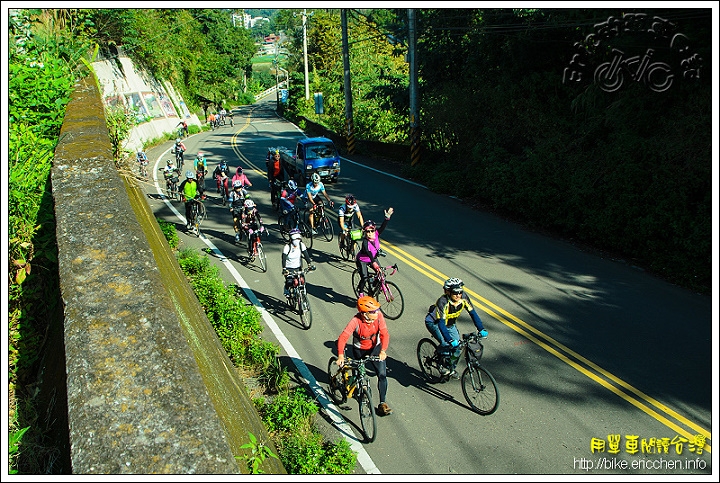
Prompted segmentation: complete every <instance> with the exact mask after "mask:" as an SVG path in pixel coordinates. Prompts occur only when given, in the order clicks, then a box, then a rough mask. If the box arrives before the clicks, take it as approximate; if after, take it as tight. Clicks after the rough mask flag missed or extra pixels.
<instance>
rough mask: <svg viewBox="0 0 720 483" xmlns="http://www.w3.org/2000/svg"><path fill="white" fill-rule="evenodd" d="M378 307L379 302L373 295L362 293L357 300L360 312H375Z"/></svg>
mask: <svg viewBox="0 0 720 483" xmlns="http://www.w3.org/2000/svg"><path fill="white" fill-rule="evenodd" d="M379 308H380V304H379V303H378V301H377V300H375V298H374V297H371V296H369V295H364V296H362V297H360V298H359V299H358V301H357V309H358V311H360V312H375V311H376V310H377V309H379Z"/></svg>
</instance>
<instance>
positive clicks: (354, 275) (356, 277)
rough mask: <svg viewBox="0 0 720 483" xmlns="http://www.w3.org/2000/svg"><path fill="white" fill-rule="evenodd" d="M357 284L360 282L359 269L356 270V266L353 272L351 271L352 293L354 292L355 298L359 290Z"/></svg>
mask: <svg viewBox="0 0 720 483" xmlns="http://www.w3.org/2000/svg"><path fill="white" fill-rule="evenodd" d="M359 284H360V270H358V269H357V268H356V269H355V270H353V273H352V288H353V293H355V298H357V296H358V294H359V292H358V285H359ZM366 288H367V287H366Z"/></svg>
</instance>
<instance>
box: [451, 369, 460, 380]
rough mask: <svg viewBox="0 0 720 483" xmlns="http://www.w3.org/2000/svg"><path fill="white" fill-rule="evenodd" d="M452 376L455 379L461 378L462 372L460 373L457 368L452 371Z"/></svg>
mask: <svg viewBox="0 0 720 483" xmlns="http://www.w3.org/2000/svg"><path fill="white" fill-rule="evenodd" d="M450 377H452V378H453V379H460V374H458V373H457V371H456V370H455V369H453V370H452V371H451V372H450Z"/></svg>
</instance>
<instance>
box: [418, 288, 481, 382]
mask: <svg viewBox="0 0 720 483" xmlns="http://www.w3.org/2000/svg"><path fill="white" fill-rule="evenodd" d="M463 286H464V284H463V281H462V280H460V279H459V278H449V279H447V280H445V283H444V284H443V289H444V290H445V293H444V294H443V295H442V296H441V297H440V298H439V299H437V302H435V304H434V305H431V306H430V308H429V309H428V314H427V316H426V317H425V327H426V328H427V330H428V332H430V334H431V335H432V336H433V337H434V338H435V340H437V341H438V342H439V343H440V346H439V347H438V352H440V353H443V354H447V355H448V356H450V357H449V361H448V367H447V368H444V367H443V368H441V369H440V372H441V373H442V374H443V375H448V374H449V375H451V376H452V377H454V378H457V377H458V376H457V372H455V366H456V365H457V361H458V358H459V357H460V349H458V346H459V345H460V333H459V332H458V328H457V325H456V322H457V318H458V317H460V314H461V313H462V311H463V309H465V310H467V311H468V313H469V314H470V317H472V321H473V323H474V324H475V327H476V328H477V330H478V334H479V335H480V337H483V338H484V337H487V335H488V332H487V330H485V327H483V323H482V321H481V320H480V316H479V315H478V313H477V312H476V311H475V308H474V307H473V306H472V304H471V303H470V298H469V297H468V296H467V294H466V293H465V291H464V290H463Z"/></svg>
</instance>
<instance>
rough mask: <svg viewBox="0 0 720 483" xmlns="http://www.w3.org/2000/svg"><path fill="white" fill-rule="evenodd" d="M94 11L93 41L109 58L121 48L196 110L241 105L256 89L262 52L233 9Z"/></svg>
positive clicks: (92, 11)
mask: <svg viewBox="0 0 720 483" xmlns="http://www.w3.org/2000/svg"><path fill="white" fill-rule="evenodd" d="M89 12H90V14H91V16H92V19H93V21H94V23H95V25H96V26H97V28H96V29H95V32H94V39H95V40H96V41H97V42H98V43H99V45H100V46H101V49H102V50H101V51H102V52H104V54H105V55H106V56H107V57H110V58H111V57H112V56H113V47H114V46H121V47H122V50H123V51H124V52H125V53H126V54H128V55H129V56H131V57H132V58H133V61H135V62H137V63H138V64H140V65H142V66H144V67H145V68H147V70H148V71H149V72H150V73H151V74H152V75H153V76H154V77H155V78H156V79H164V80H168V81H170V82H171V83H172V85H173V86H174V87H175V88H177V89H178V90H179V91H180V92H181V94H182V95H183V97H184V99H185V102H187V103H188V106H189V107H190V108H191V109H192V110H195V109H197V108H198V107H200V106H207V105H214V106H220V105H227V104H229V103H239V102H238V101H240V100H242V94H243V93H244V92H246V90H247V88H251V87H253V84H252V83H251V82H250V83H249V80H250V78H251V77H252V62H251V59H252V57H253V55H254V54H255V51H256V50H257V49H256V47H255V44H254V41H253V39H252V35H251V33H250V31H249V30H247V29H245V28H244V27H243V26H242V23H241V22H236V24H235V26H233V17H232V14H233V11H231V10H227V9H154V8H149V9H100V10H89ZM260 90H262V89H260ZM258 92H259V91H258Z"/></svg>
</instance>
